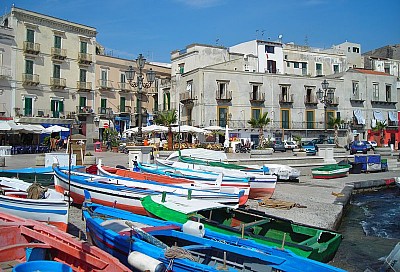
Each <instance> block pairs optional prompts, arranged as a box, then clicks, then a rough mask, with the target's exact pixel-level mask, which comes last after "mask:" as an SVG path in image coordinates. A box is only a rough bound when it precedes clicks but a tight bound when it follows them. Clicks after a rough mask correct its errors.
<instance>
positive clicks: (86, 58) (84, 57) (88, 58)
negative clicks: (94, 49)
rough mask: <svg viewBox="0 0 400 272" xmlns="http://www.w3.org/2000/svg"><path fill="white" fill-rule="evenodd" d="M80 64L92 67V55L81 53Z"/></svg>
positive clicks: (79, 56)
mask: <svg viewBox="0 0 400 272" xmlns="http://www.w3.org/2000/svg"><path fill="white" fill-rule="evenodd" d="M78 62H79V63H80V64H84V65H90V64H92V62H93V58H92V54H88V53H79V55H78Z"/></svg>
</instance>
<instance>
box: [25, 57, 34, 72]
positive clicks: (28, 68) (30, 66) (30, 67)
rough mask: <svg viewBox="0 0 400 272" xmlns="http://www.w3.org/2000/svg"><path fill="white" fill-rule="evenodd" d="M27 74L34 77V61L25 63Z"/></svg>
mask: <svg viewBox="0 0 400 272" xmlns="http://www.w3.org/2000/svg"><path fill="white" fill-rule="evenodd" d="M25 74H29V75H33V61H31V60H26V61H25Z"/></svg>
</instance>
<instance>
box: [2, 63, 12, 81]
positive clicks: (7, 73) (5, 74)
mask: <svg viewBox="0 0 400 272" xmlns="http://www.w3.org/2000/svg"><path fill="white" fill-rule="evenodd" d="M11 77H12V74H11V68H9V67H6V66H0V79H11Z"/></svg>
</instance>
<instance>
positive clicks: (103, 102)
mask: <svg viewBox="0 0 400 272" xmlns="http://www.w3.org/2000/svg"><path fill="white" fill-rule="evenodd" d="M100 103H101V104H100V107H101V108H103V109H105V108H107V99H105V98H102V99H101V101H100Z"/></svg>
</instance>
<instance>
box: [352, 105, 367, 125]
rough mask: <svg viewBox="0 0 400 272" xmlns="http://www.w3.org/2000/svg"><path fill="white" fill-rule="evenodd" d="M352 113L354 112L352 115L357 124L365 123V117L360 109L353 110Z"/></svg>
mask: <svg viewBox="0 0 400 272" xmlns="http://www.w3.org/2000/svg"><path fill="white" fill-rule="evenodd" d="M353 113H354V116H355V117H356V119H357V124H359V125H365V118H364V116H363V114H362V112H361V110H360V109H357V110H354V111H353Z"/></svg>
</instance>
